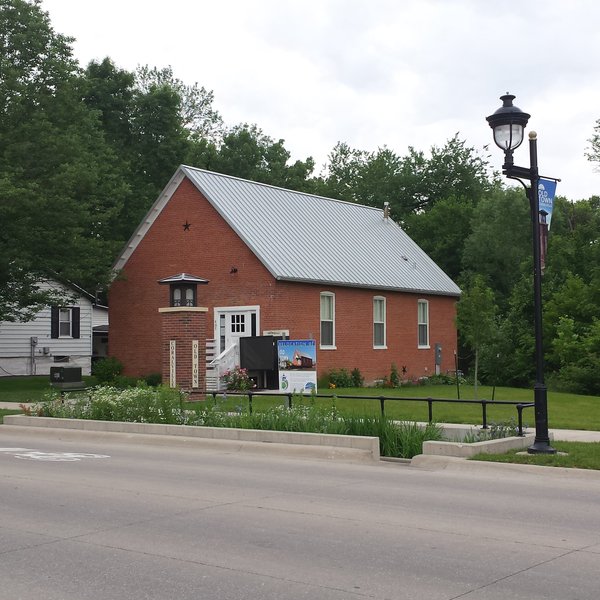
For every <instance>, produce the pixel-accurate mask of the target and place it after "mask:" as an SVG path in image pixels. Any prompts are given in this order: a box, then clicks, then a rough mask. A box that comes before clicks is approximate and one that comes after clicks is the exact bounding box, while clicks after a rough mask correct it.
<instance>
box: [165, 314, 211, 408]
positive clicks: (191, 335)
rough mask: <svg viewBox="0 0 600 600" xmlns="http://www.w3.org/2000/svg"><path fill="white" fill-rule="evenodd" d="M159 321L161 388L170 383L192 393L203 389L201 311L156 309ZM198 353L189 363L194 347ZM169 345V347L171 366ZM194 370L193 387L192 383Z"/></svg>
mask: <svg viewBox="0 0 600 600" xmlns="http://www.w3.org/2000/svg"><path fill="white" fill-rule="evenodd" d="M159 314H160V320H161V363H162V364H161V366H162V368H161V373H162V379H163V382H164V383H165V384H168V383H169V382H170V381H171V376H172V379H173V380H174V384H175V385H174V386H173V387H179V388H181V389H183V390H184V391H186V392H189V393H190V395H191V396H192V397H193V395H194V393H197V392H198V391H201V390H204V389H205V387H206V386H205V382H206V370H205V364H206V311H205V310H203V309H202V308H198V309H196V310H194V309H193V308H180V309H177V310H170V309H168V308H167V309H164V308H163V309H159ZM195 342H197V343H198V352H197V356H196V357H195V359H194V360H193V359H192V355H193V354H195V353H194V352H193V345H194V343H195ZM171 344H173V350H174V352H173V358H174V364H172V360H171V358H172V353H171ZM194 368H197V380H198V381H197V385H194V384H195V381H194V373H193V371H194Z"/></svg>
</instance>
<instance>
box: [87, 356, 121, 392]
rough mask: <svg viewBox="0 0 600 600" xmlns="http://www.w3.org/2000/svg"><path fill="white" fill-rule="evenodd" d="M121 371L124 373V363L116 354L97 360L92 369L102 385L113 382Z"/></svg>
mask: <svg viewBox="0 0 600 600" xmlns="http://www.w3.org/2000/svg"><path fill="white" fill-rule="evenodd" d="M121 373H123V363H122V362H121V361H120V360H119V359H118V358H115V357H114V356H109V357H107V358H103V359H102V360H99V361H97V362H95V363H94V365H93V369H92V375H94V376H95V377H96V379H97V381H98V383H99V384H101V385H102V384H106V383H112V382H113V381H115V379H116V378H117V377H118V376H119V375H121Z"/></svg>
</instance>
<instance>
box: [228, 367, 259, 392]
mask: <svg viewBox="0 0 600 600" xmlns="http://www.w3.org/2000/svg"><path fill="white" fill-rule="evenodd" d="M223 381H224V383H225V385H226V386H227V389H228V390H235V391H238V392H245V391H246V390H249V389H251V388H252V380H251V379H250V377H249V375H248V370H247V369H242V368H241V367H239V366H238V367H234V368H233V369H230V370H229V371H227V372H226V373H225V374H224V375H223Z"/></svg>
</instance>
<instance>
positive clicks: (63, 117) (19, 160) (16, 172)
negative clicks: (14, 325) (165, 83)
mask: <svg viewBox="0 0 600 600" xmlns="http://www.w3.org/2000/svg"><path fill="white" fill-rule="evenodd" d="M69 42H70V40H69V39H68V38H65V37H63V36H61V35H60V34H57V33H55V32H54V30H53V29H52V27H51V25H50V22H49V19H48V15H47V14H46V13H44V12H43V11H42V10H41V9H40V3H39V2H38V1H32V2H25V1H24V0H4V1H3V2H2V5H1V11H0V50H1V51H0V74H1V75H2V76H1V77H0V82H1V83H0V85H1V92H2V98H3V104H2V108H1V110H0V142H1V143H0V147H1V148H2V151H1V152H0V192H1V193H0V221H2V224H3V227H2V228H1V229H0V320H14V319H26V318H29V317H31V316H32V314H33V312H34V309H35V307H39V306H40V305H43V304H45V303H47V302H49V301H50V300H55V298H52V297H50V296H49V295H48V294H47V293H44V292H41V291H40V290H39V289H38V288H37V285H36V283H37V282H39V281H40V280H41V279H43V278H46V277H54V278H59V279H65V280H69V281H72V282H74V283H77V284H79V285H81V286H82V287H84V288H87V289H91V290H92V291H94V290H95V288H96V286H98V285H102V284H103V283H105V282H106V281H107V280H108V278H109V274H110V261H111V259H112V254H113V252H114V250H113V247H112V246H111V243H110V241H107V238H106V232H107V229H109V228H110V223H111V219H112V218H113V217H114V216H115V214H116V213H118V211H119V205H118V200H115V199H118V198H119V197H120V194H121V192H122V189H123V182H122V180H121V178H120V175H119V170H118V167H117V161H116V157H115V155H114V154H113V153H112V152H111V150H110V148H109V147H108V146H107V145H106V143H105V141H104V135H103V132H102V130H101V127H100V124H99V121H98V116H97V113H96V112H94V111H91V110H90V109H89V108H88V107H87V106H85V104H83V103H82V102H81V98H82V92H83V90H82V85H81V84H82V80H81V79H80V77H79V71H78V68H77V65H76V62H75V61H74V60H73V58H72V56H71V49H70V46H69Z"/></svg>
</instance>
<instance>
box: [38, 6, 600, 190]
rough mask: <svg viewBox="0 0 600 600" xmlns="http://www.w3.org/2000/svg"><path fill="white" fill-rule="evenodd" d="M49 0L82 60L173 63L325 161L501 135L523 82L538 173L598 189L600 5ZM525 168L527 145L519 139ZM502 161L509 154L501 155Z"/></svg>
mask: <svg viewBox="0 0 600 600" xmlns="http://www.w3.org/2000/svg"><path fill="white" fill-rule="evenodd" d="M90 6H91V5H90V4H89V3H87V2H81V0H44V1H43V8H44V9H45V10H47V11H49V13H50V17H51V20H52V23H53V25H54V27H55V29H56V30H57V31H59V32H61V33H64V34H66V35H72V36H74V37H76V38H77V42H76V43H75V46H74V47H75V54H76V56H77V58H78V59H79V60H80V62H81V63H82V64H83V65H85V64H86V63H87V62H88V61H89V60H91V59H100V58H103V57H104V56H110V57H111V58H112V59H113V60H114V61H115V62H116V63H117V64H118V65H119V66H120V67H123V68H127V69H134V68H135V67H136V66H137V65H138V64H149V65H151V66H158V67H163V66H167V65H171V66H172V67H173V69H174V72H175V74H176V76H177V77H179V78H180V79H183V80H184V81H187V82H189V83H193V82H198V83H199V84H200V85H203V86H204V87H206V88H208V89H212V90H213V91H214V93H215V107H216V108H217V109H218V110H219V111H220V112H221V114H222V115H223V117H224V118H225V120H226V122H227V123H229V124H235V123H238V122H250V123H256V124H257V125H258V126H259V127H261V128H262V129H263V130H264V131H265V133H267V134H268V135H270V136H271V137H274V138H284V139H285V140H286V147H287V148H288V149H289V150H290V151H291V152H292V155H293V158H295V159H296V158H305V157H306V156H309V155H312V156H313V157H314V158H315V159H316V160H317V162H318V163H322V162H324V161H325V160H326V157H327V155H328V153H329V152H330V151H331V149H332V148H333V146H334V145H335V143H336V142H337V141H340V140H341V141H345V142H347V143H348V144H350V145H351V146H353V147H356V148H360V149H365V150H375V149H376V148H377V147H380V146H383V145H387V146H388V147H390V148H392V149H393V150H395V151H396V152H397V153H399V154H404V153H405V152H406V150H407V148H408V146H413V147H415V148H417V149H419V150H424V151H427V150H428V149H429V148H430V146H432V145H434V144H435V145H438V146H439V145H442V144H443V143H444V142H445V141H446V140H447V139H449V138H450V137H452V136H453V135H454V134H455V133H456V132H457V131H459V132H460V135H461V137H462V138H464V139H466V140H467V142H468V143H469V144H470V145H472V146H475V147H478V148H480V147H482V146H483V145H484V144H488V143H490V141H491V132H490V130H489V127H488V125H487V123H486V121H485V117H486V116H487V115H489V114H490V113H492V112H493V111H494V110H496V108H498V107H499V106H500V101H499V100H498V97H499V96H500V95H501V94H503V93H505V92H506V91H510V92H511V93H514V94H516V95H517V100H516V104H517V105H518V106H520V107H521V108H522V109H523V110H525V111H527V112H530V113H531V115H532V117H531V121H530V127H531V128H533V129H535V130H536V131H537V132H538V134H539V161H540V169H541V171H542V172H543V173H544V174H548V175H555V176H557V177H561V178H562V179H563V182H562V183H561V185H560V187H559V188H558V190H559V192H560V193H562V194H564V195H566V196H567V197H569V198H571V199H579V198H586V197H589V196H591V195H593V194H600V174H598V173H596V172H594V169H593V165H592V163H590V162H588V161H587V160H586V159H585V157H584V152H585V148H586V146H587V139H589V137H590V136H591V135H592V131H593V127H594V125H595V123H596V121H597V120H598V119H600V77H599V70H600V66H599V65H598V56H600V36H598V35H597V24H598V23H599V22H600V4H599V3H597V2H596V0H570V1H569V2H568V3H566V2H564V1H562V0H528V1H526V2H525V1H522V0H504V2H502V3H491V2H484V1H481V0H304V1H302V2H300V1H297V0H296V1H291V0H290V1H288V2H282V1H281V0H253V1H252V2H247V1H244V0H221V1H220V2H218V3H213V2H207V1H198V0H172V1H171V2H169V3H164V2H158V1H156V0H145V1H142V0H127V1H122V0H121V1H120V2H117V1H116V0H105V1H104V2H103V3H102V4H101V5H98V4H96V5H93V6H95V7H97V8H95V9H94V10H93V12H92V11H90ZM517 153H518V156H516V159H517V161H519V164H523V165H524V166H526V164H527V161H528V158H527V151H526V149H519V150H518V151H517ZM492 160H494V161H495V166H496V167H497V168H499V167H500V165H501V163H502V156H501V153H500V151H499V150H498V151H497V152H493V153H492Z"/></svg>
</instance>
